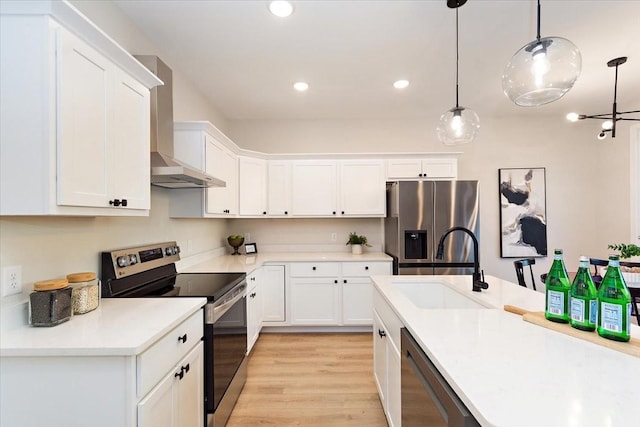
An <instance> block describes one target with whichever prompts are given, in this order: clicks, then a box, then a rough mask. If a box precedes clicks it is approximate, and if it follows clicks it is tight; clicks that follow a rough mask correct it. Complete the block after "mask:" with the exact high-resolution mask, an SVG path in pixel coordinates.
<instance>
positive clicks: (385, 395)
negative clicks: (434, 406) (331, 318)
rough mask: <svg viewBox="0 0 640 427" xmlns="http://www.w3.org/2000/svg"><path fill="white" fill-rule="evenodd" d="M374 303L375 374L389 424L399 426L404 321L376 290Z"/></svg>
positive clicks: (391, 426)
mask: <svg viewBox="0 0 640 427" xmlns="http://www.w3.org/2000/svg"><path fill="white" fill-rule="evenodd" d="M373 304H374V310H373V377H374V380H375V383H376V387H377V388H378V395H379V396H380V402H381V403H382V409H383V410H384V413H385V416H386V417H387V422H388V423H389V427H400V423H401V417H402V413H401V407H400V406H401V394H400V393H401V388H400V376H401V364H400V363H401V358H400V357H401V353H400V348H401V347H400V329H401V328H402V323H401V321H400V319H398V317H397V316H396V315H395V313H394V312H393V310H392V309H391V307H389V305H388V304H387V303H386V302H385V301H384V299H383V298H382V297H381V296H380V295H379V294H378V293H377V292H374V303H373Z"/></svg>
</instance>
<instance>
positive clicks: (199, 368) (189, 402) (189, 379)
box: [137, 342, 204, 427]
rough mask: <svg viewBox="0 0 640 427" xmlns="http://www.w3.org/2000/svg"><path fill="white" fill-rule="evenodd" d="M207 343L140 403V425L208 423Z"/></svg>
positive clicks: (195, 425) (163, 426) (175, 426)
mask: <svg viewBox="0 0 640 427" xmlns="http://www.w3.org/2000/svg"><path fill="white" fill-rule="evenodd" d="M203 378H204V361H203V343H202V342H199V343H198V344H197V345H196V347H194V348H193V350H191V352H190V353H189V354H188V355H187V356H186V357H185V358H184V359H183V360H181V361H180V362H179V363H178V364H177V365H176V366H175V367H174V369H173V370H172V371H170V372H169V373H168V374H167V375H166V376H165V377H164V378H163V379H162V380H161V381H160V383H159V384H158V385H157V386H156V387H155V388H154V389H153V390H152V391H151V392H150V393H149V394H148V395H147V396H146V397H145V398H144V399H142V400H141V401H140V403H139V404H138V424H137V427H180V426H188V427H192V426H193V427H202V426H203V425H204V386H203Z"/></svg>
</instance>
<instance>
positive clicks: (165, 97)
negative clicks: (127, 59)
mask: <svg viewBox="0 0 640 427" xmlns="http://www.w3.org/2000/svg"><path fill="white" fill-rule="evenodd" d="M135 58H136V59H137V60H138V61H140V62H141V63H142V64H143V65H144V66H145V67H147V68H148V69H149V70H151V72H152V73H154V74H155V75H156V76H158V78H159V79H160V80H162V81H163V82H164V85H162V86H156V87H154V88H153V89H151V184H152V185H156V186H158V187H165V188H206V187H226V185H227V184H226V183H225V182H224V181H222V180H220V179H218V178H215V177H213V176H211V175H208V174H206V173H204V172H203V171H199V170H197V169H194V168H192V167H190V166H188V165H185V164H183V163H181V162H179V161H177V160H176V159H174V157H173V82H172V79H173V75H172V72H171V69H170V68H169V67H168V66H167V64H165V63H164V62H162V61H161V60H160V58H158V57H157V56H154V55H136V56H135Z"/></svg>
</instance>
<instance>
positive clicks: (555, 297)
mask: <svg viewBox="0 0 640 427" xmlns="http://www.w3.org/2000/svg"><path fill="white" fill-rule="evenodd" d="M545 285H546V288H547V290H546V297H545V311H544V317H546V318H547V320H551V321H552V322H558V323H569V291H570V290H571V282H570V281H569V275H568V274H567V269H566V268H565V266H564V259H563V257H562V249H556V250H555V251H554V252H553V264H551V270H549V274H547V279H546V280H545Z"/></svg>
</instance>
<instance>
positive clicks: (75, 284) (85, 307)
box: [67, 272, 100, 314]
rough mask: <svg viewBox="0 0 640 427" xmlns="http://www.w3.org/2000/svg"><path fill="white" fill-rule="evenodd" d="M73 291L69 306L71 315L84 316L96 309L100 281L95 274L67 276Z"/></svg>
mask: <svg viewBox="0 0 640 427" xmlns="http://www.w3.org/2000/svg"><path fill="white" fill-rule="evenodd" d="M67 280H68V281H69V284H70V285H71V289H72V290H73V292H72V295H71V305H72V308H73V314H84V313H88V312H90V311H92V310H95V309H96V308H98V305H99V304H100V281H99V280H98V278H97V276H96V273H93V272H86V273H73V274H68V275H67Z"/></svg>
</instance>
